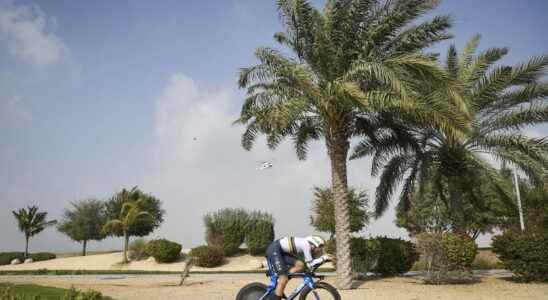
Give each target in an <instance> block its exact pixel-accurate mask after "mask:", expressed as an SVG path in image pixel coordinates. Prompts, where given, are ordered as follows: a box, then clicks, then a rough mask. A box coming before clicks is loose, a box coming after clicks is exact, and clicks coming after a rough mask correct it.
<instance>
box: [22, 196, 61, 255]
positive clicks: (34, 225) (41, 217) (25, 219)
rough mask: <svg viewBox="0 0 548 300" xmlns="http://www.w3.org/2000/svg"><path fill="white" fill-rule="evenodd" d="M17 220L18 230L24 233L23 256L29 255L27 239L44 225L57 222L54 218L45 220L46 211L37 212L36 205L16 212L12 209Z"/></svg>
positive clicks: (43, 227) (38, 231) (44, 226)
mask: <svg viewBox="0 0 548 300" xmlns="http://www.w3.org/2000/svg"><path fill="white" fill-rule="evenodd" d="M12 213H13V216H14V217H15V219H16V220H17V225H18V227H19V230H20V231H21V232H23V233H24V234H25V258H27V257H28V256H29V239H30V238H31V237H33V236H35V235H37V234H39V233H40V232H42V231H43V230H44V229H46V227H49V226H53V225H55V224H57V221H56V220H51V221H46V218H47V216H48V213H47V212H39V211H38V206H28V207H27V209H24V208H21V209H20V210H19V211H18V212H16V211H12Z"/></svg>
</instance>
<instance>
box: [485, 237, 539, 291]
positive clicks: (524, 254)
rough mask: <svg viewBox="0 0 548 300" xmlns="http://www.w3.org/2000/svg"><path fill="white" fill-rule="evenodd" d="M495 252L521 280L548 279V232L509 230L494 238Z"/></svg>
mask: <svg viewBox="0 0 548 300" xmlns="http://www.w3.org/2000/svg"><path fill="white" fill-rule="evenodd" d="M492 245H493V252H495V253H496V254H497V255H498V257H499V259H500V260H501V261H502V263H503V264H504V266H505V267H506V268H507V269H509V270H510V271H512V272H513V273H514V274H515V275H516V276H517V278H518V279H519V280H522V281H525V282H529V281H544V282H546V281H548V233H547V232H542V233H540V232H515V231H508V232H505V233H504V234H502V235H499V236H496V237H495V238H494V239H493V243H492Z"/></svg>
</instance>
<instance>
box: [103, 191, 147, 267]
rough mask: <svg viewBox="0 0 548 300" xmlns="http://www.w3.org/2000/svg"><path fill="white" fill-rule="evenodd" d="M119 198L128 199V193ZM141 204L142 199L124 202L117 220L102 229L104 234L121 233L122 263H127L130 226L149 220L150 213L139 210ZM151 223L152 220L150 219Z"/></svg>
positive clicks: (123, 193)
mask: <svg viewBox="0 0 548 300" xmlns="http://www.w3.org/2000/svg"><path fill="white" fill-rule="evenodd" d="M120 196H121V197H124V196H127V197H128V198H129V197H130V192H129V191H125V190H124V192H122V194H121V195H120ZM142 203H143V200H142V199H139V200H137V201H129V202H125V203H124V205H123V206H122V210H121V211H120V216H119V217H118V219H113V220H109V221H108V222H107V223H106V224H105V226H104V227H103V230H104V231H105V232H106V233H110V232H114V231H122V232H123V236H124V257H123V263H127V262H129V260H128V256H127V251H128V247H129V237H130V235H129V230H130V229H131V227H132V226H134V225H135V224H136V223H137V221H138V220H139V219H140V218H151V215H150V213H148V212H146V211H143V210H142V209H141V207H140V206H141V205H142ZM151 221H152V219H151Z"/></svg>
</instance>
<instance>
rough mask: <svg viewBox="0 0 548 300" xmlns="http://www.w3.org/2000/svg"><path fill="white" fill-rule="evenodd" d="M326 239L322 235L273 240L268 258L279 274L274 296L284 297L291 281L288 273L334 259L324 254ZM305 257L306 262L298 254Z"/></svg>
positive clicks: (300, 270)
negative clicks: (286, 287) (298, 257)
mask: <svg viewBox="0 0 548 300" xmlns="http://www.w3.org/2000/svg"><path fill="white" fill-rule="evenodd" d="M324 245H325V240H324V239H323V238H322V237H320V236H314V235H312V236H307V237H304V238H302V237H284V238H281V239H279V240H275V241H273V242H272V243H271V244H270V246H268V249H267V250H266V256H267V259H268V260H269V261H270V263H271V264H272V268H273V271H274V272H275V273H276V274H278V285H277V286H276V291H275V292H274V293H275V295H274V298H272V299H276V300H279V299H282V297H283V295H284V290H285V286H286V285H287V282H288V281H289V277H288V276H287V275H288V273H298V272H302V271H303V270H304V267H305V264H306V266H307V267H308V268H311V269H312V268H315V267H317V266H319V265H321V264H323V263H324V262H326V261H329V260H333V257H332V256H331V255H327V254H325V255H322V256H320V257H318V258H316V259H314V257H316V256H319V255H320V254H322V252H323V246H324ZM297 255H301V256H303V257H304V262H302V261H301V260H299V259H297V258H296V256H297Z"/></svg>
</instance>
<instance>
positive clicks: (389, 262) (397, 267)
mask: <svg viewBox="0 0 548 300" xmlns="http://www.w3.org/2000/svg"><path fill="white" fill-rule="evenodd" d="M376 240H377V241H378V242H379V246H380V249H381V250H380V253H379V259H378V261H377V264H376V266H375V268H374V269H373V272H375V273H378V274H381V275H383V276H394V275H400V274H403V273H406V272H409V270H411V267H413V264H414V263H415V262H416V261H417V260H418V259H419V254H418V253H417V250H416V249H415V245H414V244H413V243H411V242H409V241H405V240H402V239H392V238H388V237H379V238H377V239H376Z"/></svg>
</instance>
